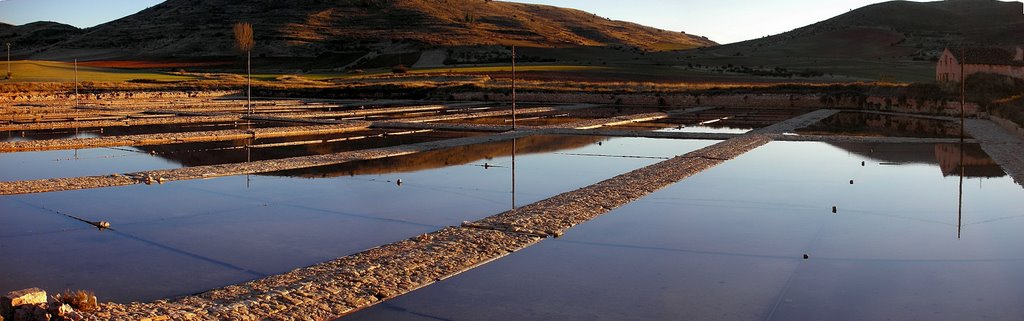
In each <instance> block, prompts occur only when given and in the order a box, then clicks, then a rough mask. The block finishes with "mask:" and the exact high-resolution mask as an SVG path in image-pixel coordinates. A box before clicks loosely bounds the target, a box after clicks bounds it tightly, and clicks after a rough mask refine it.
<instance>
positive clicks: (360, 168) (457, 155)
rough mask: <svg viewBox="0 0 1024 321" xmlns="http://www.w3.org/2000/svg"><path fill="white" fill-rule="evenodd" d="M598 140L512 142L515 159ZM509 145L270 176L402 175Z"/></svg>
mask: <svg viewBox="0 0 1024 321" xmlns="http://www.w3.org/2000/svg"><path fill="white" fill-rule="evenodd" d="M606 139H607V138H605V137H599V136H548V135H537V136H529V137H525V138H519V139H517V140H516V141H515V148H516V155H523V154H536V153H549V152H555V151H560V150H566V149H574V148H579V147H583V146H587V145H591V144H594V143H597V142H599V141H603V140H606ZM512 145H513V144H512V141H511V140H509V141H501V142H493V143H484V144H475V145H468V146H458V147H452V148H445V149H441V150H434V151H427V152H422V153H416V154H411V155H405V156H397V157H388V158H382V159H374V160H366V161H358V162H350V163H345V164H339V165H334V166H324V167H317V168H308V169H300V170H293V171H286V172H277V173H273V174H272V175H283V176H300V177H309V178H318V177H337V176H354V175H376V174H389V173H406V172H415V171H421V170H427V169H434V168H441V167H446V166H453V165H463V164H469V163H473V162H476V161H479V160H484V159H493V158H498V157H505V156H510V155H512Z"/></svg>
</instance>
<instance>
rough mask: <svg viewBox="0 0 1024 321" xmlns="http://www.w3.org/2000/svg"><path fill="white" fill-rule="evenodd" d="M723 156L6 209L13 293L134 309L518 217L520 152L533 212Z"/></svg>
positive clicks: (640, 143)
mask: <svg viewBox="0 0 1024 321" xmlns="http://www.w3.org/2000/svg"><path fill="white" fill-rule="evenodd" d="M713 143H715V142H714V141H690V140H664V139H643V138H611V139H609V138H604V137H593V136H532V137H527V138H523V139H518V140H516V141H514V142H513V141H509V142H501V143H491V144H483V145H479V146H464V147H459V148H453V149H449V150H445V151H438V152H434V153H432V154H430V155H426V156H422V155H421V156H417V155H411V156H407V157H402V158H389V159H382V160H378V161H368V162H359V163H354V164H351V165H347V166H333V167H327V168H320V169H314V170H306V171H292V172H288V173H277V174H274V175H267V176H234V177H224V178H216V179H209V180H194V181H181V182H171V183H167V184H163V185H152V186H147V185H135V186H124V187H113V188H103V189H91V190H81V191H67V192H56V193H42V194H31V195H17V196H2V197H0V226H3V227H4V228H3V229H0V250H2V251H3V252H4V253H5V257H10V258H17V259H16V260H0V291H10V290H14V289H21V288H26V287H35V286H38V287H41V288H44V289H46V290H48V291H51V292H58V291H62V290H64V289H89V290H93V291H95V292H96V293H97V294H98V295H99V297H100V298H101V299H103V300H113V301H120V302H126V301H133V300H153V299H158V298H166V297H172V296H178V295H185V294H190V293H195V292H201V291H205V290H209V289H212V288H216V287H220V286H224V285H229V284H235V283H239V282H243V281H246V280H251V279H255V278H259V277H263V276H266V275H273V274H278V273H282V272H286V271H289V270H291V269H294V268H297V267H302V266H308V265H311V264H315V263H318V262H323V261H327V260H331V259H334V258H337V257H340V256H344V255H348V254H353V253H356V252H359V251H361V250H365V249H368V248H371V247H375V246H379V245H382V244H387V243H391V242H395V241H398V240H401V239H405V238H408V237H412V236H415V235H418V234H421V233H428V232H432V231H436V230H438V229H440V228H442V227H445V226H450V225H458V224H460V223H461V222H463V221H466V220H475V219H479V218H483V217H486V216H490V215H494V214H497V213H500V212H503V211H506V210H508V209H509V208H511V206H512V201H511V199H512V196H513V195H512V193H511V191H512V186H511V182H512V164H513V162H512V157H511V154H512V150H513V146H515V149H516V150H517V155H516V158H515V166H516V167H515V174H516V178H515V181H516V183H517V185H516V194H515V198H516V201H517V204H518V205H524V204H528V203H532V202H536V201H538V200H541V199H545V198H548V197H551V196H553V195H556V194H558V193H562V192H566V191H570V190H572V189H575V188H578V187H581V186H586V185H590V184H593V183H596V182H598V181H601V180H604V179H606V178H609V177H612V176H615V175H616V174H619V173H623V172H626V171H629V170H632V169H635V168H639V167H642V166H646V165H649V164H653V163H655V162H658V161H661V160H663V159H666V158H669V157H673V156H676V155H681V154H685V153H687V152H690V151H692V150H695V149H698V148H701V147H704V146H707V145H710V144H713ZM438 160H440V161H438ZM399 179H400V180H402V182H403V183H402V184H401V185H399V184H397V181H398V180H399ZM70 216H74V217H77V218H80V219H83V220H88V221H101V220H102V221H109V222H111V224H112V229H111V230H106V231H97V230H96V229H95V228H93V227H92V226H90V225H88V224H85V223H83V222H80V221H78V220H75V219H73V218H71V217H70Z"/></svg>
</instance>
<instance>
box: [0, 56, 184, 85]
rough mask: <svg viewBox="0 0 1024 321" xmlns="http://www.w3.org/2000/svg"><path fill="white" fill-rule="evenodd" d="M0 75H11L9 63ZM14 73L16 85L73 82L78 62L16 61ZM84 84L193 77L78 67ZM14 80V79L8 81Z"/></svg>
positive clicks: (12, 64) (80, 78) (148, 71)
mask: <svg viewBox="0 0 1024 321" xmlns="http://www.w3.org/2000/svg"><path fill="white" fill-rule="evenodd" d="M0 66H2V67H0V72H2V73H6V72H7V64H6V63H4V64H3V65H0ZM11 72H12V73H13V74H14V80H13V81H16V82H73V81H74V80H75V65H74V63H67V62H57V61H36V60H25V61H13V62H11ZM78 79H79V80H80V81H128V80H133V79H151V80H158V81H174V80H189V79H194V78H193V77H187V76H179V75H173V74H169V73H166V72H161V71H156V70H144V69H116V68H97V67H86V66H78ZM6 81H10V80H6Z"/></svg>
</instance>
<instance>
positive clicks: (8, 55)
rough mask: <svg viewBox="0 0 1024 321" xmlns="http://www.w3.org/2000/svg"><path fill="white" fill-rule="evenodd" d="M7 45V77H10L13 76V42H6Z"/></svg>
mask: <svg viewBox="0 0 1024 321" xmlns="http://www.w3.org/2000/svg"><path fill="white" fill-rule="evenodd" d="M6 45H7V78H8V79H9V78H11V43H10V42H8V43H6Z"/></svg>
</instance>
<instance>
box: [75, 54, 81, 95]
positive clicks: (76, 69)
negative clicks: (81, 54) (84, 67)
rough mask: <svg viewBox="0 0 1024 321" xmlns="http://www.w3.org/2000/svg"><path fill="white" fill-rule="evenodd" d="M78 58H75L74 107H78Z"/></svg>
mask: <svg viewBox="0 0 1024 321" xmlns="http://www.w3.org/2000/svg"><path fill="white" fill-rule="evenodd" d="M78 100H79V99H78V59H75V107H78V105H80V103H79V102H78Z"/></svg>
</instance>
